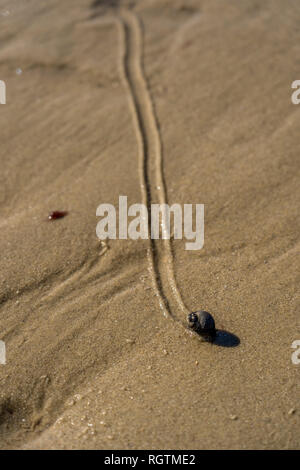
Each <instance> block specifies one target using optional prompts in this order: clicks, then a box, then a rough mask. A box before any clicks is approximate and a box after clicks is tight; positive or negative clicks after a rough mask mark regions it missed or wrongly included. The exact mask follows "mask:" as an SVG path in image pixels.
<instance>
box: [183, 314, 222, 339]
mask: <svg viewBox="0 0 300 470" xmlns="http://www.w3.org/2000/svg"><path fill="white" fill-rule="evenodd" d="M188 323H189V328H190V329H191V330H193V331H195V333H197V334H198V335H200V336H202V338H203V339H204V340H205V341H209V342H211V343H212V342H213V340H214V339H215V336H216V327H215V320H214V319H213V316H212V315H211V314H210V313H209V312H205V311H204V310H198V311H197V312H192V313H190V314H189V315H188Z"/></svg>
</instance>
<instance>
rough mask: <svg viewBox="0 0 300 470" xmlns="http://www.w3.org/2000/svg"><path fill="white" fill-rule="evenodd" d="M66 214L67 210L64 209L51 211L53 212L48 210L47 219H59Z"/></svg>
mask: <svg viewBox="0 0 300 470" xmlns="http://www.w3.org/2000/svg"><path fill="white" fill-rule="evenodd" d="M66 215H68V212H66V211H53V212H50V214H49V215H48V219H49V220H56V219H61V218H62V217H65V216H66Z"/></svg>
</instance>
